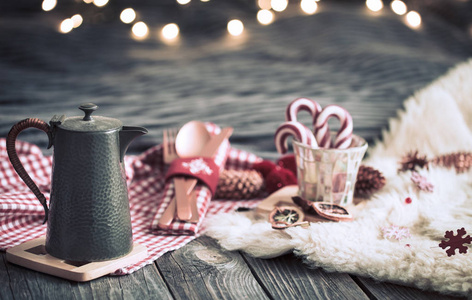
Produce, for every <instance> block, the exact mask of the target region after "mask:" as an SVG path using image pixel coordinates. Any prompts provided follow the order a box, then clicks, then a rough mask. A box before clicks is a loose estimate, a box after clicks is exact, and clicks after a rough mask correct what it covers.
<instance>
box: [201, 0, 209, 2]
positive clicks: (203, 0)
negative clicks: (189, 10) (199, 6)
mask: <svg viewBox="0 0 472 300" xmlns="http://www.w3.org/2000/svg"><path fill="white" fill-rule="evenodd" d="M200 1H202V2H208V1H210V0H200Z"/></svg>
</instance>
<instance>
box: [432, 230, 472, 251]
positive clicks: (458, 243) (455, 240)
mask: <svg viewBox="0 0 472 300" xmlns="http://www.w3.org/2000/svg"><path fill="white" fill-rule="evenodd" d="M466 233H467V232H466V231H465V229H464V227H462V228H461V229H457V235H454V232H453V231H452V230H451V231H449V230H448V231H446V233H445V234H444V237H445V238H446V239H449V240H448V241H446V240H441V243H439V247H441V248H443V249H446V248H447V247H449V249H447V250H446V253H447V256H452V255H455V254H456V249H459V253H463V254H465V253H467V246H466V245H464V244H470V243H471V242H472V237H470V235H467V236H466V237H463V236H464V235H465V234H466Z"/></svg>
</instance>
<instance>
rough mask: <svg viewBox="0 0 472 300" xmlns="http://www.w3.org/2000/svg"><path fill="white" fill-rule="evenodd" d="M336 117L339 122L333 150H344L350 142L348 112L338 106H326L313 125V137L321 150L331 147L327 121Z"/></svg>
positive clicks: (350, 121)
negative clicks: (339, 126) (339, 125)
mask: <svg viewBox="0 0 472 300" xmlns="http://www.w3.org/2000/svg"><path fill="white" fill-rule="evenodd" d="M331 117H336V118H338V120H339V121H340V122H341V128H339V130H338V133H337V134H336V139H335V141H334V148H337V149H346V148H348V147H349V146H350V145H351V142H352V130H353V124H352V117H351V115H350V114H349V112H348V111H347V110H346V109H344V108H342V107H341V106H339V105H328V106H326V107H325V108H324V109H323V110H322V111H321V113H320V114H319V115H318V118H317V119H316V124H315V137H316V140H317V141H318V144H319V146H320V147H322V148H329V147H330V145H331V136H330V133H329V127H328V119H329V118H331Z"/></svg>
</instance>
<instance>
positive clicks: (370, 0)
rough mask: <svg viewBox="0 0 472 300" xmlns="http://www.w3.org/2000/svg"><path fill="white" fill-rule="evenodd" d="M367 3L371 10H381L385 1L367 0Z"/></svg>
mask: <svg viewBox="0 0 472 300" xmlns="http://www.w3.org/2000/svg"><path fill="white" fill-rule="evenodd" d="M365 5H366V6H367V8H368V9H370V10H371V11H379V10H381V9H382V8H383V2H382V0H367V1H366V2H365Z"/></svg>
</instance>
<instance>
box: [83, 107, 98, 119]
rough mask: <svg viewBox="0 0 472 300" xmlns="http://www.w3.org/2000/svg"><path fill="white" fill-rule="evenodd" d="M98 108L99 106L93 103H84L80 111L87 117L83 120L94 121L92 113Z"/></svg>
mask: <svg viewBox="0 0 472 300" xmlns="http://www.w3.org/2000/svg"><path fill="white" fill-rule="evenodd" d="M97 108H98V105H96V104H93V103H84V104H82V105H80V106H79V109H80V110H82V111H83V112H84V113H85V116H84V118H83V119H82V120H84V121H92V120H93V119H92V113H93V112H94V111H96V110H97Z"/></svg>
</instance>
